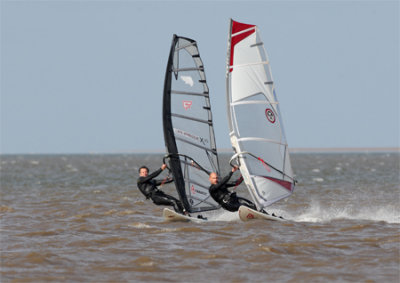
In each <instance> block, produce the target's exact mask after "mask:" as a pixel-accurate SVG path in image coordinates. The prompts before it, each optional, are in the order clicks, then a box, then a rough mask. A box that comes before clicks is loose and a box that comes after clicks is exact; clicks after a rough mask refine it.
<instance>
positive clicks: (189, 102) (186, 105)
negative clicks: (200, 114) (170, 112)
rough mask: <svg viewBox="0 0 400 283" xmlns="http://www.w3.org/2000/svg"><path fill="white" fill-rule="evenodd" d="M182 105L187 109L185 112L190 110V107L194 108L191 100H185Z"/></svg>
mask: <svg viewBox="0 0 400 283" xmlns="http://www.w3.org/2000/svg"><path fill="white" fill-rule="evenodd" d="M182 104H183V108H185V110H188V109H190V107H192V101H189V100H183V101H182Z"/></svg>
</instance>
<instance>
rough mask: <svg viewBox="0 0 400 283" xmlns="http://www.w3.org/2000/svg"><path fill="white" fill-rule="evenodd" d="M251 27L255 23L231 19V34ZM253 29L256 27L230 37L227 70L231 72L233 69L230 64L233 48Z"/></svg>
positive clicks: (253, 30) (231, 63) (252, 31)
mask: <svg viewBox="0 0 400 283" xmlns="http://www.w3.org/2000/svg"><path fill="white" fill-rule="evenodd" d="M252 27H255V25H248V24H243V23H239V22H235V21H233V20H232V34H234V33H237V32H240V31H242V30H245V29H249V28H252ZM255 31H256V29H252V30H249V31H246V32H244V33H241V34H239V35H237V36H232V38H231V57H230V61H229V72H232V70H233V68H232V67H231V66H232V65H233V52H234V50H235V45H236V44H237V43H239V42H240V41H242V40H243V39H245V38H246V37H248V36H249V35H250V34H252V33H254V32H255Z"/></svg>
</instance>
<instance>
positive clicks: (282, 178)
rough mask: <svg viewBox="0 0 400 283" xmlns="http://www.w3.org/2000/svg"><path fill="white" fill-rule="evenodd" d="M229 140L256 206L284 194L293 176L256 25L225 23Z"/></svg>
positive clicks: (272, 83) (293, 183)
mask: <svg viewBox="0 0 400 283" xmlns="http://www.w3.org/2000/svg"><path fill="white" fill-rule="evenodd" d="M227 55H228V56H227V72H226V85H227V99H228V120H229V126H230V138H231V143H232V146H233V148H234V150H235V152H236V154H235V155H234V157H233V158H232V160H236V161H237V162H238V163H239V165H240V171H241V173H242V175H243V178H244V181H245V183H246V186H247V187H248V189H249V192H250V194H251V196H252V198H253V200H254V201H255V203H256V205H257V207H258V208H259V209H261V208H264V207H266V206H268V205H271V204H272V203H274V202H276V201H278V200H280V199H283V198H285V197H288V196H290V195H291V194H292V192H293V190H294V185H295V180H294V177H293V171H292V167H291V163H290V159H289V151H288V145H287V142H286V137H285V133H284V129H283V124H282V117H281V113H280V111H279V104H278V100H277V98H276V95H275V87H274V82H273V79H272V75H271V69H270V64H269V60H268V57H267V54H266V52H265V49H264V44H263V42H262V41H261V38H260V34H259V29H258V27H257V26H256V25H250V24H244V23H239V22H236V21H233V20H231V21H230V28H229V39H228V54H227Z"/></svg>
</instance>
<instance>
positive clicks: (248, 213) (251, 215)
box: [239, 205, 285, 221]
mask: <svg viewBox="0 0 400 283" xmlns="http://www.w3.org/2000/svg"><path fill="white" fill-rule="evenodd" d="M239 218H240V220H242V221H250V220H254V219H262V220H270V221H285V219H283V218H280V217H278V216H272V215H267V214H265V213H261V212H258V211H256V210H253V209H251V208H249V207H247V206H243V205H242V206H240V207H239Z"/></svg>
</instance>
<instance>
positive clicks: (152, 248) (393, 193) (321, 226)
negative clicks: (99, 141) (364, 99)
mask: <svg viewBox="0 0 400 283" xmlns="http://www.w3.org/2000/svg"><path fill="white" fill-rule="evenodd" d="M162 157H163V154H161V153H151V154H145V153H140V154H137V153H132V154H77V155H62V154H59V155H58V154H53V155H38V154H27V155H1V156H0V166H1V167H0V173H1V201H0V221H1V227H0V228H1V230H0V233H1V270H0V281H1V282H399V281H400V186H399V184H400V177H399V172H400V168H399V164H400V153H399V152H398V151H396V150H395V151H389V152H368V151H366V152H297V153H296V152H295V153H293V154H291V160H292V167H293V171H294V172H295V176H296V179H297V180H298V184H297V186H296V189H295V192H294V193H293V194H292V196H290V197H289V198H287V199H285V200H282V201H280V202H278V203H276V204H275V205H272V206H270V207H268V209H267V211H268V212H269V213H275V214H277V215H280V216H282V217H283V218H285V219H286V220H287V221H285V222H278V221H265V220H252V221H247V222H242V221H240V219H239V217H238V216H237V213H231V212H227V211H222V210H219V211H213V212H210V213H208V215H207V217H208V221H204V222H202V223H193V222H166V221H165V220H164V219H163V217H162V211H163V208H164V207H163V206H156V205H154V204H153V203H152V202H151V201H150V200H146V199H145V198H144V197H143V196H142V195H141V193H140V192H139V190H138V188H137V186H136V179H137V178H138V168H139V167H140V166H141V165H146V166H148V167H149V168H150V171H153V170H156V169H158V168H159V167H160V166H161V164H162ZM229 157H230V155H229V154H228V153H224V154H222V155H221V156H220V166H221V172H222V173H223V174H226V173H228V172H229V170H230V167H229V163H228V161H229ZM166 174H167V173H166V172H163V173H162V175H160V178H165V175H166ZM235 174H238V172H237V173H235ZM161 189H162V190H164V191H165V192H167V193H170V194H172V195H175V196H176V193H175V188H174V185H173V183H172V184H165V185H163V187H162V188H161ZM236 191H237V194H238V195H241V196H245V197H246V196H248V193H247V189H246V187H245V186H244V185H243V184H242V185H240V186H239V187H238V188H236Z"/></svg>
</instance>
